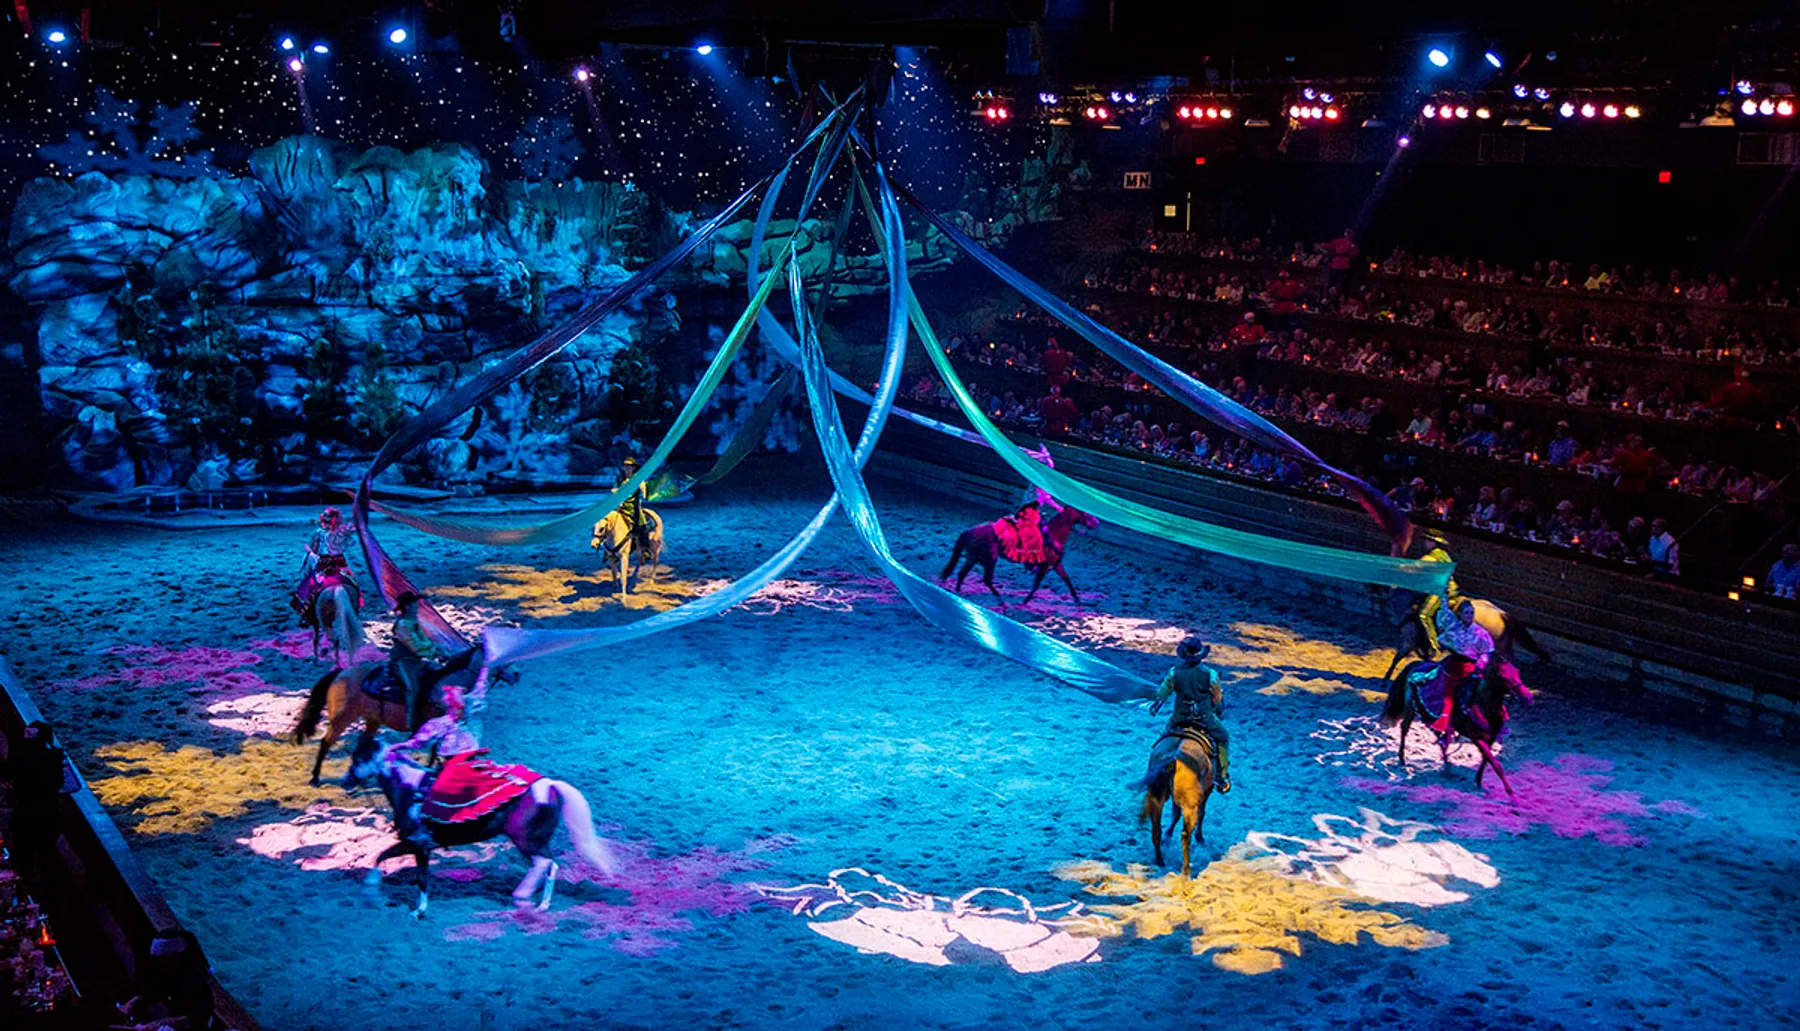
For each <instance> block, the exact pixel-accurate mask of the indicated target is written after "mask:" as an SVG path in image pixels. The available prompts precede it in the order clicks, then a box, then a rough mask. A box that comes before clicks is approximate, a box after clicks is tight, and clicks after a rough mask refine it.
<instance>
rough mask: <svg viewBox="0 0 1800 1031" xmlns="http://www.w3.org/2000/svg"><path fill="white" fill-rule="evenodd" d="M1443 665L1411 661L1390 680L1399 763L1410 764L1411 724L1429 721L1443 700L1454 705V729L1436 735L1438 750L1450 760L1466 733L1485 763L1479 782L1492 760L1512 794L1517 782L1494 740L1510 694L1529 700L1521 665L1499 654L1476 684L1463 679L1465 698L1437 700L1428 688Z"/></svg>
mask: <svg viewBox="0 0 1800 1031" xmlns="http://www.w3.org/2000/svg"><path fill="white" fill-rule="evenodd" d="M1438 667H1439V664H1438V663H1436V662H1428V661H1424V660H1419V661H1416V662H1411V663H1408V664H1407V665H1406V667H1405V668H1404V669H1402V670H1401V671H1400V675H1399V676H1397V677H1395V678H1393V679H1392V680H1391V681H1389V683H1388V694H1387V704H1386V705H1385V706H1383V708H1382V710H1381V716H1382V718H1383V719H1385V720H1387V721H1388V722H1389V723H1393V722H1395V721H1398V722H1399V723H1400V768H1401V769H1402V770H1404V769H1406V732H1407V731H1408V730H1411V729H1412V725H1413V722H1414V721H1415V720H1423V721H1425V722H1427V723H1428V724H1429V723H1430V722H1431V721H1433V720H1436V719H1437V718H1438V716H1439V715H1441V714H1442V712H1443V709H1442V706H1444V705H1449V706H1451V707H1452V709H1451V715H1450V732H1449V733H1448V734H1438V735H1437V739H1438V753H1439V755H1440V756H1442V758H1443V762H1444V765H1445V766H1449V764H1450V744H1451V742H1452V741H1454V740H1455V738H1456V737H1457V736H1458V735H1461V736H1462V737H1465V738H1467V739H1468V740H1469V741H1470V742H1471V743H1473V744H1474V745H1475V747H1476V748H1477V749H1478V750H1479V751H1480V752H1481V764H1480V765H1479V766H1477V767H1475V786H1476V787H1480V786H1481V776H1482V774H1483V773H1485V772H1486V771H1487V768H1488V767H1489V766H1492V767H1493V768H1494V772H1495V773H1497V774H1499V775H1500V783H1501V784H1502V785H1505V787H1506V793H1507V795H1508V796H1511V795H1512V793H1513V789H1512V784H1511V783H1510V782H1509V781H1508V780H1507V779H1506V770H1505V769H1503V768H1502V767H1501V766H1500V761H1499V760H1498V759H1495V758H1494V743H1495V742H1497V741H1499V740H1500V735H1501V734H1503V733H1504V732H1505V730H1506V721H1507V711H1506V703H1507V701H1508V699H1510V698H1511V697H1512V696H1513V695H1514V694H1517V695H1518V696H1519V697H1520V698H1522V699H1524V701H1525V702H1526V704H1530V703H1531V701H1532V694H1531V689H1530V688H1528V687H1526V686H1525V683H1524V681H1522V680H1520V679H1519V670H1518V668H1517V667H1516V666H1514V665H1513V664H1512V663H1511V662H1509V661H1507V660H1506V659H1505V658H1504V657H1502V656H1500V655H1498V654H1496V655H1494V656H1493V657H1492V658H1491V659H1489V661H1488V665H1487V671H1486V672H1485V673H1484V674H1482V677H1481V680H1480V681H1479V682H1478V683H1476V684H1475V685H1473V686H1472V687H1471V686H1470V685H1468V684H1464V685H1462V689H1461V691H1459V692H1458V693H1459V694H1460V695H1461V697H1460V698H1442V699H1438V700H1437V701H1436V704H1435V705H1434V704H1432V703H1431V702H1428V701H1427V700H1426V698H1425V697H1424V691H1425V689H1426V688H1428V687H1430V686H1432V685H1433V684H1434V683H1435V681H1436V680H1437V675H1438ZM1434 733H1435V731H1434Z"/></svg>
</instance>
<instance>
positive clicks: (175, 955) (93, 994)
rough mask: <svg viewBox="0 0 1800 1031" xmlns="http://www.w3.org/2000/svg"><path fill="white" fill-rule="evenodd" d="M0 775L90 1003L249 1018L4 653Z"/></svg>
mask: <svg viewBox="0 0 1800 1031" xmlns="http://www.w3.org/2000/svg"><path fill="white" fill-rule="evenodd" d="M0 776H4V777H5V778H6V779H7V780H9V781H10V782H11V786H12V793H13V799H12V801H13V818H14V826H13V835H12V840H11V844H12V845H13V846H15V848H14V852H15V857H16V858H17V859H18V861H19V864H20V867H21V868H22V870H23V871H24V873H25V876H26V881H27V883H28V884H29V885H30V888H31V891H32V893H33V895H34V896H36V897H37V898H38V899H39V900H40V901H41V902H42V903H43V905H44V907H45V910H46V913H47V914H48V917H49V921H50V925H51V927H52V928H53V929H54V930H55V933H56V937H57V942H58V945H59V949H60V952H61V954H62V956H63V958H64V961H65V962H66V963H67V964H68V966H69V972H70V975H71V977H72V978H73V980H74V981H75V985H76V988H77V990H79V991H80V992H81V993H82V997H83V1002H84V1005H85V1006H88V1007H91V1008H93V1009H95V1010H97V1011H100V1012H102V1013H104V1012H105V1011H106V1010H107V1009H108V1008H109V1007H111V1006H112V1005H114V1004H115V1003H122V1002H125V1001H127V1000H130V999H134V998H135V999H139V1000H141V1002H140V1008H139V1009H138V1010H136V1011H134V1012H137V1013H144V1012H146V1011H147V1010H148V1009H149V1008H150V1007H152V1006H155V1004H157V1003H160V1004H161V1006H160V1007H158V1010H157V1015H159V1016H160V1017H161V1018H162V1019H163V1020H164V1021H166V1020H169V1019H173V1018H177V1017H185V1018H186V1019H187V1025H186V1026H188V1027H190V1028H194V1029H203V1028H233V1029H237V1031H251V1029H254V1028H255V1027H256V1022H255V1021H254V1020H253V1019H251V1018H250V1016H249V1014H248V1013H246V1012H245V1011H244V1009H243V1007H242V1006H241V1005H240V1004H238V1002H237V1001H236V1000H235V999H233V998H232V997H231V996H230V994H229V993H227V992H226V991H225V990H224V988H223V987H221V986H220V985H219V984H218V982H217V981H216V980H214V979H213V977H212V972H211V967H210V966H209V965H208V963H207V960H206V955H205V953H204V952H203V951H202V950H201V948H200V943H199V941H198V940H197V939H195V937H194V935H193V934H192V932H190V931H188V930H187V929H186V928H184V927H183V926H182V925H181V921H180V920H179V919H177V918H176V916H175V914H174V912H172V911H171V910H170V909H169V906H168V903H167V902H165V901H164V900H163V897H162V893H161V892H160V891H158V890H157V888H156V886H155V885H154V884H153V883H152V882H151V881H150V878H149V877H148V875H146V874H145V873H144V870H143V868H142V867H141V866H139V865H138V862H137V858H136V857H135V856H133V855H132V854H131V850H130V848H129V847H127V846H126V844H125V839H124V836H123V835H122V834H120V833H119V829H118V827H117V826H116V825H115V824H114V823H113V821H112V817H110V816H108V815H107V814H106V811H105V809H104V808H102V807H101V805H100V800H99V799H97V798H95V797H94V793H93V792H92V791H91V790H89V788H88V786H87V782H86V780H84V779H83V778H82V776H81V774H80V772H79V771H78V770H76V769H75V766H74V764H73V763H71V762H70V761H69V759H68V757H67V755H65V754H64V751H63V748H62V746H61V744H60V743H58V741H57V739H56V733H55V729H54V728H53V727H52V726H51V725H50V724H49V723H48V722H47V721H45V720H44V718H43V714H42V713H41V712H39V710H38V707H37V704H36V703H35V702H34V701H32V699H31V696H30V694H29V693H28V692H26V690H25V688H24V687H23V685H21V684H20V683H19V681H18V679H17V678H16V677H15V676H14V675H13V673H12V670H11V669H10V668H9V667H8V666H7V665H6V661H5V659H3V658H0ZM131 1022H132V1021H130V1020H124V1019H118V1020H112V1021H104V1020H103V1021H100V1022H99V1024H98V1026H107V1025H108V1024H127V1023H131ZM178 1026H179V1025H178Z"/></svg>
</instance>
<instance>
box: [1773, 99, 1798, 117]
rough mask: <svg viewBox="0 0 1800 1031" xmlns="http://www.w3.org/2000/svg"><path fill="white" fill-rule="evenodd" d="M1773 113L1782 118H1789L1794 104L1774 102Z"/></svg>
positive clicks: (1788, 101) (1784, 101)
mask: <svg viewBox="0 0 1800 1031" xmlns="http://www.w3.org/2000/svg"><path fill="white" fill-rule="evenodd" d="M1775 113H1776V114H1778V115H1780V116H1781V117H1783V118H1787V117H1789V116H1790V115H1792V114H1793V113H1794V102H1793V101H1791V100H1777V101H1776V102H1775Z"/></svg>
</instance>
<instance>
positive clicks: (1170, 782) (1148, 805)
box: [1136, 732, 1213, 877]
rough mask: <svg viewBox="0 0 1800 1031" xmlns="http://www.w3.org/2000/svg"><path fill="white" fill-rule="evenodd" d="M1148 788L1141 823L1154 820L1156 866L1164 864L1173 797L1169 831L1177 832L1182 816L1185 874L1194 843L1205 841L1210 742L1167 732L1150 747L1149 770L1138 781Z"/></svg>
mask: <svg viewBox="0 0 1800 1031" xmlns="http://www.w3.org/2000/svg"><path fill="white" fill-rule="evenodd" d="M1136 786H1138V787H1142V788H1143V789H1144V809H1143V812H1142V813H1140V814H1139V816H1138V822H1139V823H1142V822H1143V821H1145V820H1148V821H1150V844H1151V845H1152V846H1154V847H1155V849H1156V865H1157V866H1161V865H1162V864H1163V849H1162V839H1163V835H1162V811H1163V806H1164V805H1165V804H1166V803H1168V802H1169V801H1170V800H1171V799H1173V800H1174V802H1175V812H1173V813H1170V814H1169V833H1170V834H1174V833H1175V822H1176V821H1175V816H1176V813H1179V814H1180V816H1181V824H1182V834H1181V876H1183V877H1187V876H1190V875H1191V872H1192V870H1193V855H1192V852H1191V849H1192V845H1193V842H1196V841H1205V840H1206V835H1205V832H1204V827H1203V824H1204V823H1205V822H1206V800H1207V799H1208V798H1210V797H1212V789H1213V757H1212V748H1211V746H1210V743H1206V742H1202V741H1200V740H1199V739H1198V738H1196V737H1194V736H1192V735H1190V734H1185V733H1180V732H1176V733H1172V734H1164V735H1163V736H1162V737H1160V738H1158V739H1157V742H1156V744H1155V745H1154V746H1153V747H1152V748H1151V749H1150V765H1149V770H1148V771H1147V772H1146V773H1145V774H1144V777H1143V779H1141V780H1139V781H1138V782H1137V784H1136Z"/></svg>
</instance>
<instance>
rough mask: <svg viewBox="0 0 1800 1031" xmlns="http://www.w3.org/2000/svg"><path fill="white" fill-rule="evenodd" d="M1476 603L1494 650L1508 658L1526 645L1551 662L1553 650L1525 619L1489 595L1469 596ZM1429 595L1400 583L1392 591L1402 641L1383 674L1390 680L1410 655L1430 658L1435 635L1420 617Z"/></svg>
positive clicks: (1391, 607) (1479, 620)
mask: <svg viewBox="0 0 1800 1031" xmlns="http://www.w3.org/2000/svg"><path fill="white" fill-rule="evenodd" d="M1468 600H1469V602H1470V603H1471V604H1473V605H1474V606H1475V623H1476V625H1477V626H1479V627H1481V628H1482V629H1483V630H1486V631H1487V632H1488V635H1489V636H1490V637H1492V638H1493V639H1494V651H1496V652H1498V653H1499V654H1500V655H1501V656H1503V657H1504V658H1505V659H1506V661H1507V662H1509V663H1510V662H1512V661H1514V660H1515V659H1516V658H1517V655H1516V654H1515V652H1516V650H1517V649H1518V648H1523V649H1525V650H1526V651H1528V652H1530V653H1531V654H1532V655H1534V656H1536V657H1537V659H1538V661H1539V662H1549V661H1550V653H1549V652H1547V651H1545V650H1544V649H1543V647H1542V646H1541V645H1539V644H1538V643H1537V641H1536V640H1535V639H1533V638H1532V636H1531V630H1530V628H1528V627H1527V626H1526V625H1525V621H1524V620H1522V619H1520V618H1518V617H1517V616H1514V615H1511V614H1510V613H1508V612H1507V611H1506V610H1505V609H1503V608H1501V607H1500V606H1498V605H1496V604H1494V603H1493V602H1491V601H1488V600H1487V599H1485V598H1469V599H1468ZM1424 603H1425V597H1424V596H1423V595H1421V594H1419V593H1418V592H1416V591H1409V590H1407V589H1406V588H1404V587H1396V588H1394V590H1393V592H1392V593H1391V594H1389V595H1388V607H1389V611H1390V612H1391V613H1392V614H1393V616H1394V618H1396V619H1397V620H1399V627H1400V642H1399V643H1398V644H1397V645H1395V646H1394V661H1393V662H1390V663H1388V670H1387V673H1386V674H1385V675H1384V676H1383V677H1382V679H1383V680H1387V679H1389V678H1391V677H1392V676H1393V675H1394V671H1395V670H1396V669H1399V668H1400V664H1401V663H1402V662H1405V661H1406V660H1407V659H1408V658H1418V659H1430V658H1432V654H1431V637H1430V635H1428V634H1426V633H1425V624H1424V621H1423V619H1422V618H1421V617H1420V614H1419V613H1420V608H1421V606H1423V605H1424Z"/></svg>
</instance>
